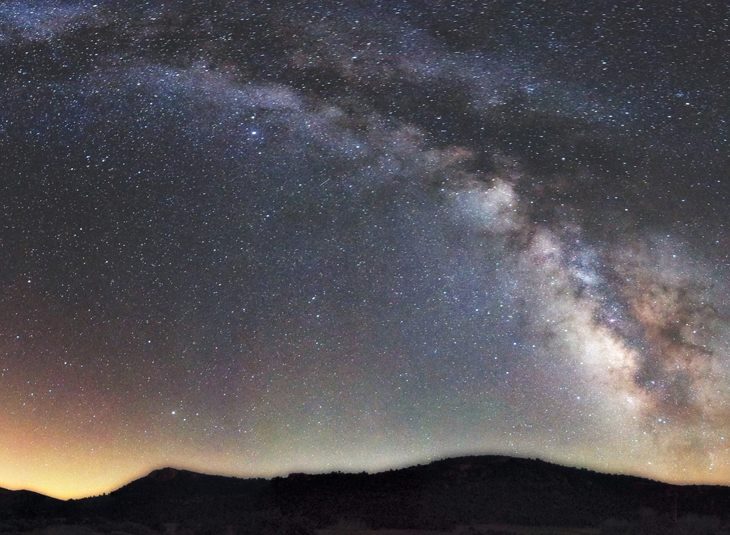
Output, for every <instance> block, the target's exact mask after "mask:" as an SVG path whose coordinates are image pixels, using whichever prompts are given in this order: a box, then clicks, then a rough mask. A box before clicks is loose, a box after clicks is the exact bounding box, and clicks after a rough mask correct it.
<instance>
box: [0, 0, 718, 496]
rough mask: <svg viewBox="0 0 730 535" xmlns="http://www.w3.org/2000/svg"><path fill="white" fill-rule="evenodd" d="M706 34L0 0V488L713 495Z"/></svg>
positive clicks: (582, 9)
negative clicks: (328, 477)
mask: <svg viewBox="0 0 730 535" xmlns="http://www.w3.org/2000/svg"><path fill="white" fill-rule="evenodd" d="M723 9H724V11H723ZM728 17H729V15H728V11H727V9H726V8H722V9H721V8H720V7H718V6H714V5H712V4H706V5H704V6H703V7H702V8H701V9H700V8H698V7H696V6H695V5H694V4H693V3H690V2H679V1H676V2H670V3H669V4H666V5H663V6H662V7H660V8H656V7H649V6H643V7H642V6H641V5H639V4H635V3H627V2H617V3H616V4H615V5H612V6H610V8H609V6H608V5H601V6H585V5H584V3H581V2H563V3H561V5H560V7H559V8H557V7H550V6H547V5H545V3H544V2H537V1H535V2H530V1H528V2H511V1H504V2H502V1H495V2H489V3H483V2H459V3H456V4H454V5H452V4H451V3H448V2H419V1H415V0H414V1H406V0H403V1H383V2H357V1H355V0H352V1H343V2H334V1H331V2H330V1H327V2H297V3H291V4H290V5H287V6H282V5H278V4H273V3H272V4H269V3H266V2H246V1H229V2H226V1H218V2H205V3H202V2H201V3H195V2H135V1H133V2H114V1H111V0H110V1H99V2H98V3H96V4H94V3H92V2H79V1H68V2H63V1H50V0H49V1H45V2H20V1H11V2H5V3H4V4H3V6H0V47H1V50H0V69H1V71H2V75H1V76H0V147H1V150H0V367H1V379H0V380H1V381H2V388H0V408H2V410H1V411H0V473H1V474H2V477H1V478H0V486H2V487H5V488H13V489H15V488H29V489H32V490H37V491H40V492H44V493H47V494H50V495H54V496H60V497H78V496H86V495H91V494H99V493H101V492H107V491H109V490H111V489H113V488H115V487H118V486H120V485H121V484H123V483H125V482H127V481H129V480H131V479H133V478H135V477H138V476H140V475H143V474H144V473H146V472H148V471H150V470H152V469H154V468H159V467H161V466H167V465H172V466H177V467H181V468H188V469H193V470H198V471H203V472H208V473H219V474H227V475H236V476H240V477H253V476H265V477H271V476H273V475H281V474H286V473H288V472H292V471H332V470H346V471H360V470H369V471H376V470H383V469H387V468H392V467H396V466H403V465H407V464H414V463H418V462H424V461H427V460H430V459H435V458H442V457H445V456H450V455H457V454H480V453H505V454H510V455H518V456H528V457H540V458H543V459H547V460H552V461H556V462H561V463H565V464H570V465H575V466H585V467H590V468H593V469H597V470H602V471H610V472H622V473H632V474H639V475H644V476H649V477H653V478H657V479H662V480H666V481H673V482H713V483H723V484H727V483H728V482H730V451H729V450H728V446H727V443H728V441H729V440H730V438H729V437H728V433H730V334H728V333H729V332H730V330H729V327H730V278H729V277H728V275H729V274H730V266H729V265H728V253H729V252H730V249H729V247H730V233H729V231H728V224H730V212H728V208H727V207H728V202H729V200H730V199H729V194H730V182H729V181H728V180H729V179H728V177H727V170H728V169H729V168H730V165H729V164H730V160H729V158H728V154H730V151H729V150H728V149H729V148H730V147H728V139H729V132H728V128H729V127H728V124H729V123H728V120H730V119H729V117H728V115H729V114H728V108H727V104H726V102H725V100H726V95H725V93H726V88H727V86H728V82H730V80H727V78H728V72H729V71H728V64H727V61H728V58H729V57H730V51H729V46H728V43H727V41H726V40H725V37H723V36H726V35H727V30H728V28H727V26H728V24H730V22H729V21H730V19H729V18H728Z"/></svg>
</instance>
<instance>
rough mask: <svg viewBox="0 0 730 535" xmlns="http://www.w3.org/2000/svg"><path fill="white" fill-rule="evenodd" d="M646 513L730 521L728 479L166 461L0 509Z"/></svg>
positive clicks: (286, 519) (286, 525)
mask: <svg viewBox="0 0 730 535" xmlns="http://www.w3.org/2000/svg"><path fill="white" fill-rule="evenodd" d="M23 492H26V494H23ZM641 511H652V514H653V515H655V517H656V518H660V519H662V521H663V522H665V523H671V522H674V523H676V522H677V519H678V518H680V517H683V516H687V515H702V516H708V517H709V516H714V517H717V518H719V519H721V520H722V521H723V522H728V521H730V487H726V486H720V485H687V486H682V485H673V484H669V483H663V482H660V481H655V480H651V479H647V478H642V477H638V476H632V475H621V474H606V473H601V472H596V471H593V470H589V469H586V468H573V467H567V466H562V465H558V464H554V463H550V462H547V461H542V460H539V459H528V458H518V457H509V456H498V455H486V456H461V457H453V458H446V459H441V460H437V461H433V462H430V463H428V464H425V465H414V466H409V467H405V468H398V469H393V470H388V471H384V472H378V473H374V474H369V473H365V472H362V473H343V472H331V473H327V474H305V473H296V472H295V473H291V474H289V475H288V476H286V477H275V478H272V479H243V478H236V477H230V476H221V475H207V474H200V473H197V472H192V471H189V470H184V469H178V468H173V467H165V468H159V469H155V470H153V471H151V472H150V473H149V474H147V475H146V476H143V477H141V478H138V479H136V480H134V481H131V482H130V483H128V484H126V485H123V486H122V487H120V488H118V489H116V490H115V491H112V492H111V493H109V494H107V495H104V496H97V497H90V498H82V499H79V500H69V501H66V502H63V501H60V500H55V499H53V498H48V497H45V496H43V495H39V494H37V493H29V492H28V491H7V490H4V489H2V490H0V512H3V514H2V516H0V518H2V519H5V522H6V524H7V522H10V521H14V522H15V523H16V524H18V525H23V526H31V529H37V528H38V527H39V525H40V527H42V526H43V525H48V524H49V523H52V522H56V523H62V524H84V523H86V524H88V523H89V522H92V521H97V522H98V521H100V519H101V520H103V521H104V522H106V523H107V524H104V525H105V526H110V525H112V524H113V523H117V524H118V523H120V522H127V523H128V522H134V523H136V524H139V525H141V526H146V528H147V529H151V530H153V531H156V532H165V531H166V530H167V529H168V528H166V526H171V525H174V526H183V527H185V529H187V530H188V532H187V533H188V535H191V534H192V535H196V534H199V533H200V534H203V533H206V534H207V533H208V532H210V530H212V531H213V532H219V533H235V534H236V535H246V534H248V533H251V534H253V533H280V532H281V531H282V530H284V532H287V533H288V531H287V530H289V531H291V530H294V532H301V533H302V534H304V533H305V532H306V533H310V532H312V530H314V529H326V528H328V527H331V526H336V525H340V524H341V523H342V522H350V523H355V524H356V525H358V526H367V527H369V528H370V529H419V530H442V531H443V530H452V529H454V528H455V527H456V526H459V525H487V524H490V525H491V524H500V525H504V524H514V525H523V526H574V527H597V526H599V525H601V524H602V523H605V522H606V521H608V520H609V519H620V520H622V521H633V520H635V519H636V518H638V516H637V515H640V514H643V513H641ZM94 519H96V520H94ZM31 521H32V522H31ZM23 522H26V523H25V524H23ZM29 522H30V523H29ZM44 522H45V524H44ZM109 523H112V524H109ZM203 526H205V527H206V528H205V529H203ZM0 527H1V526H0ZM105 529H107V528H105ZM297 530H299V531H297ZM0 531H17V532H19V531H23V530H22V529H0ZM102 531H103V530H102ZM108 531H114V529H112V528H108ZM117 531H118V530H117Z"/></svg>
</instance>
